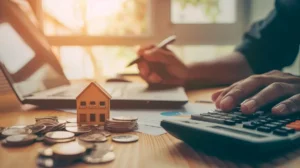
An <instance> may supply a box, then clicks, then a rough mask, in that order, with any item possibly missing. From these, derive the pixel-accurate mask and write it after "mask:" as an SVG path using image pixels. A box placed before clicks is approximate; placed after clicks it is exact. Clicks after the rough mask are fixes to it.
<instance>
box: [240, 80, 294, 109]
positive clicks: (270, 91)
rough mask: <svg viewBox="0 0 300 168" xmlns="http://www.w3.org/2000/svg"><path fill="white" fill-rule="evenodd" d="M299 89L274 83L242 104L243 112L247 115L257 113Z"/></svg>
mask: <svg viewBox="0 0 300 168" xmlns="http://www.w3.org/2000/svg"><path fill="white" fill-rule="evenodd" d="M297 90H298V89H297V88H296V87H294V85H290V84H286V83H279V82H276V83H272V84H271V85H269V86H267V87H266V88H264V89H263V90H261V91H260V92H258V93H257V94H256V95H254V96H253V97H251V98H250V99H248V100H246V101H244V102H243V103H242V104H241V111H242V112H243V113H246V114H250V113H253V112H255V111H256V110H257V109H259V108H261V107H263V106H265V105H268V104H269V103H272V102H275V101H276V100H280V99H282V98H283V97H287V96H288V97H290V96H291V95H293V94H295V92H296V91H297Z"/></svg>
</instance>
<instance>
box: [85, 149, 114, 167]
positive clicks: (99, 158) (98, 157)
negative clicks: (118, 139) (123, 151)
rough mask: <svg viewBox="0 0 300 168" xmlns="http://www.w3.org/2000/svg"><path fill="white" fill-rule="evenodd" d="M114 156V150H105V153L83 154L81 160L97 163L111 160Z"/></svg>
mask: <svg viewBox="0 0 300 168" xmlns="http://www.w3.org/2000/svg"><path fill="white" fill-rule="evenodd" d="M115 158H116V155H115V153H114V152H107V153H105V154H98V153H97V152H92V153H91V154H89V155H86V156H84V157H83V161H84V162H86V163H90V164H98V163H106V162H110V161H113V160H114V159H115Z"/></svg>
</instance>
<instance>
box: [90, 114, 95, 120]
mask: <svg viewBox="0 0 300 168" xmlns="http://www.w3.org/2000/svg"><path fill="white" fill-rule="evenodd" d="M95 121H96V114H90V122H95Z"/></svg>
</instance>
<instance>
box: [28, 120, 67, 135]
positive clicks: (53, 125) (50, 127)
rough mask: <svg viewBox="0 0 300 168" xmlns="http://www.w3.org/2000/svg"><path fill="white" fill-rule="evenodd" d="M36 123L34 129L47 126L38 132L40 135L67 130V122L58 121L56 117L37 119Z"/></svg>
mask: <svg viewBox="0 0 300 168" xmlns="http://www.w3.org/2000/svg"><path fill="white" fill-rule="evenodd" d="M35 121H36V123H35V125H34V126H32V127H39V126H41V125H42V126H46V128H45V129H43V130H41V131H40V132H38V133H39V134H45V133H47V132H51V131H60V130H64V129H65V124H66V121H64V120H58V118H57V117H56V116H48V117H40V118H36V119H35Z"/></svg>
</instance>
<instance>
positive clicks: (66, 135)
mask: <svg viewBox="0 0 300 168" xmlns="http://www.w3.org/2000/svg"><path fill="white" fill-rule="evenodd" d="M74 140H75V134H74V133H72V132H67V131H53V132H48V133H46V134H45V136H44V142H45V143H47V144H54V143H64V142H70V141H74Z"/></svg>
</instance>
